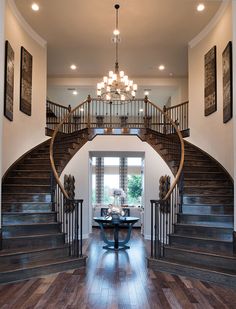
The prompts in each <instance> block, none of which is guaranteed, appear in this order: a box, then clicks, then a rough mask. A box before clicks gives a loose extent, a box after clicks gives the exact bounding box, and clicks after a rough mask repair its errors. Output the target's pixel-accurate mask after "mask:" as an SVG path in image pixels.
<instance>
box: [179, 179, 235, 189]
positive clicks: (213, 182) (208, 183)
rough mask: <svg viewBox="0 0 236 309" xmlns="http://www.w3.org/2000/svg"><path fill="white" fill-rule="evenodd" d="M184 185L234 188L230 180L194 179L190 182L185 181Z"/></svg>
mask: <svg viewBox="0 0 236 309" xmlns="http://www.w3.org/2000/svg"><path fill="white" fill-rule="evenodd" d="M184 184H185V185H186V186H200V187H201V186H232V183H231V182H230V181H229V180H226V179H225V180H223V179H222V180H221V179H219V180H213V179H208V180H207V179H194V180H188V179H187V178H185V179H184Z"/></svg>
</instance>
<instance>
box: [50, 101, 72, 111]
mask: <svg viewBox="0 0 236 309" xmlns="http://www.w3.org/2000/svg"><path fill="white" fill-rule="evenodd" d="M47 102H48V103H50V104H53V105H56V106H58V107H61V108H64V109H67V110H68V109H69V106H64V105H61V104H58V103H55V102H52V101H50V100H47Z"/></svg>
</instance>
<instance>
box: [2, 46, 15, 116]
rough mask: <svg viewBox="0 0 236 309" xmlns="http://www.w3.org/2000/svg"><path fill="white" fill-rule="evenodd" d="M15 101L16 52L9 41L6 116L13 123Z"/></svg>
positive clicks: (6, 70) (6, 51) (6, 61)
mask: <svg viewBox="0 0 236 309" xmlns="http://www.w3.org/2000/svg"><path fill="white" fill-rule="evenodd" d="M13 101H14V51H13V49H12V47H11V45H10V43H9V42H8V41H6V44H5V83H4V116H6V117H7V118H8V119H9V120H11V121H13Z"/></svg>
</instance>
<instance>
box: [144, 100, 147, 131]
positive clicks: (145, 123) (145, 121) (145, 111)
mask: <svg viewBox="0 0 236 309" xmlns="http://www.w3.org/2000/svg"><path fill="white" fill-rule="evenodd" d="M147 105H148V96H147V95H146V96H145V98H144V128H145V129H147V127H148V123H147V110H148V106H147Z"/></svg>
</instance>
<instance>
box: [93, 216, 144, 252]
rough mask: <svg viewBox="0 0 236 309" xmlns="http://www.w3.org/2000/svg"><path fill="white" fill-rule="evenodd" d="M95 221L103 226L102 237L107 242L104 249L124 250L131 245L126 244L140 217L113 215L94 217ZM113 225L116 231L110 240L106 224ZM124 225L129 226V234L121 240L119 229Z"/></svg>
mask: <svg viewBox="0 0 236 309" xmlns="http://www.w3.org/2000/svg"><path fill="white" fill-rule="evenodd" d="M93 219H94V221H95V222H97V223H98V224H99V226H100V228H101V237H102V239H103V241H104V242H105V244H106V246H103V248H104V249H110V250H122V249H123V250H124V249H129V248H130V247H129V246H127V245H126V244H127V243H128V241H129V240H130V235H131V230H132V227H133V225H134V224H135V223H136V222H137V221H138V220H139V218H136V217H120V218H115V219H112V218H111V217H108V218H107V217H94V218H93ZM108 224H109V225H111V226H112V227H113V231H114V234H113V235H114V240H109V239H108V238H107V237H106V234H105V230H104V226H107V225H108ZM122 226H127V227H128V230H127V235H126V237H125V239H123V240H120V239H119V229H120V227H122Z"/></svg>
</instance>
